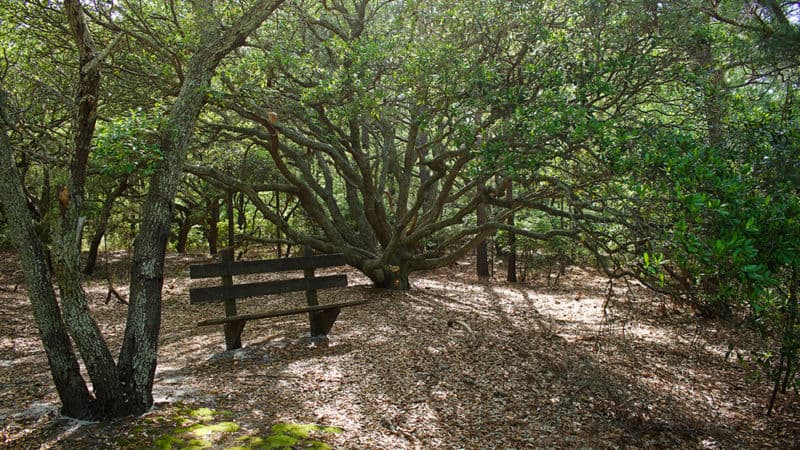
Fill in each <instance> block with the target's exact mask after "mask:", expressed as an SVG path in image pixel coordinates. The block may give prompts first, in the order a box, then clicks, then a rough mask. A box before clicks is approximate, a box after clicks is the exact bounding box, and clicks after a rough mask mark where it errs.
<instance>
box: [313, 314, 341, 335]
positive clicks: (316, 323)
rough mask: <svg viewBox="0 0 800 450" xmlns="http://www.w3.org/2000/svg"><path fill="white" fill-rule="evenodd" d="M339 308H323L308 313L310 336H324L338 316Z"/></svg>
mask: <svg viewBox="0 0 800 450" xmlns="http://www.w3.org/2000/svg"><path fill="white" fill-rule="evenodd" d="M340 311H341V308H331V309H324V310H322V311H313V312H310V313H308V319H309V321H310V322H311V336H313V337H316V336H325V335H327V334H328V333H329V332H330V331H331V327H333V323H334V322H336V318H337V317H339V312H340Z"/></svg>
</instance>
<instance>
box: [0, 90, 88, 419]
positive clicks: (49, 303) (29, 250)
mask: <svg viewBox="0 0 800 450" xmlns="http://www.w3.org/2000/svg"><path fill="white" fill-rule="evenodd" d="M9 125H10V121H9V120H8V118H7V115H6V110H5V93H4V92H3V91H2V90H0V203H2V205H3V211H4V214H5V218H6V220H7V221H8V227H9V231H10V232H11V236H12V241H13V242H15V243H17V246H18V251H19V256H20V261H21V263H22V269H23V272H24V274H25V285H26V287H27V289H28V297H29V298H30V301H31V306H32V309H33V318H34V321H35V322H36V327H37V328H38V330H39V337H40V338H41V340H42V346H43V347H44V350H45V354H46V355H47V361H48V364H49V366H50V373H51V375H52V376H53V382H54V384H55V387H56V391H58V395H59V398H60V399H61V404H62V408H61V413H62V414H64V415H66V416H69V417H76V418H82V419H86V418H90V417H91V416H92V413H91V406H92V396H91V394H90V393H89V389H88V388H87V387H86V383H85V382H84V380H83V377H82V376H81V373H80V369H79V365H78V358H77V356H76V355H75V351H74V350H73V348H72V345H71V343H70V339H69V335H68V334H67V328H66V326H65V324H64V322H63V320H62V318H61V310H60V308H59V306H58V302H57V301H56V295H55V291H54V290H53V279H52V275H51V273H50V269H49V265H48V262H47V261H48V258H47V255H46V254H45V249H44V245H43V244H42V241H41V240H40V238H39V236H38V235H37V234H36V230H35V228H34V225H33V224H34V219H33V216H32V214H31V212H30V210H29V209H28V204H27V200H26V197H25V193H24V192H23V190H22V180H21V179H20V176H19V173H18V172H17V169H16V164H15V161H14V155H13V152H12V150H11V144H10V142H9V141H8V137H7V136H6V128H7V127H8V126H9Z"/></svg>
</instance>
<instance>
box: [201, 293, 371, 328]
mask: <svg viewBox="0 0 800 450" xmlns="http://www.w3.org/2000/svg"><path fill="white" fill-rule="evenodd" d="M368 302H369V300H354V301H352V302H344V303H331V304H329V305H316V306H305V307H303V308H295V309H285V310H282V311H268V312H263V313H257V314H242V315H239V316H233V317H224V318H221V319H209V320H204V321H202V322H197V326H199V327H202V326H207V325H219V324H223V323H228V322H235V321H240V320H256V319H266V318H268V317H280V316H291V315H293V314H302V313H305V312H312V311H323V310H326V309H333V308H344V307H346V306H355V305H363V304H364V303H368Z"/></svg>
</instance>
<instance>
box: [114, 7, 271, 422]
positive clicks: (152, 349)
mask: <svg viewBox="0 0 800 450" xmlns="http://www.w3.org/2000/svg"><path fill="white" fill-rule="evenodd" d="M283 1H284V0H259V1H258V2H256V3H255V4H254V5H253V6H252V7H251V8H250V10H249V11H247V12H246V13H245V14H244V15H243V16H241V18H240V19H239V20H238V21H237V22H236V23H235V24H233V25H232V26H229V27H228V28H226V29H225V30H224V31H223V32H222V33H220V34H217V27H218V23H217V22H216V21H215V20H214V14H213V8H212V7H211V4H210V2H193V3H192V6H193V7H194V8H197V9H198V10H197V11H195V13H196V19H197V20H198V22H199V23H198V25H199V27H198V29H200V30H202V35H201V37H200V43H201V48H200V49H199V50H198V51H197V52H196V53H195V54H194V55H193V56H192V58H191V59H190V61H189V63H188V65H187V69H186V72H185V74H184V82H183V85H182V86H181V90H180V92H179V94H178V97H177V99H176V100H175V105H174V106H173V108H172V110H171V112H170V114H169V118H168V119H167V121H166V123H165V124H164V126H163V127H162V128H161V143H160V147H161V152H162V154H163V159H162V161H161V163H160V165H159V167H158V169H157V170H156V172H155V173H154V174H153V177H152V179H151V181H150V190H149V191H148V193H147V197H146V201H145V205H144V210H143V214H142V224H141V227H140V231H139V234H138V235H137V236H136V239H135V240H134V250H133V260H132V262H131V287H130V304H129V306H128V319H127V322H126V328H125V337H124V340H123V343H122V349H121V351H120V356H119V370H120V376H121V378H122V380H123V382H124V383H125V387H126V389H127V392H128V395H129V401H130V402H131V403H132V404H133V405H134V409H136V410H138V411H141V412H144V411H146V410H147V409H148V408H149V407H150V406H151V405H152V404H153V396H152V388H153V378H154V376H155V371H156V357H157V354H158V336H159V329H160V327H161V287H162V285H163V281H164V254H165V251H166V245H167V238H168V236H169V225H170V221H171V219H172V213H173V210H172V202H173V199H174V198H175V195H176V193H177V190H178V185H179V184H180V177H181V174H182V173H183V164H184V160H185V157H186V151H187V149H188V147H189V141H190V139H191V135H192V130H193V128H194V125H195V122H196V121H197V118H198V116H199V115H200V111H201V110H202V108H203V106H204V105H205V103H206V100H207V95H208V92H209V90H210V88H211V78H212V76H213V74H214V72H215V71H216V68H217V66H218V65H219V63H220V61H222V58H224V57H225V56H226V55H227V54H228V53H230V52H231V51H233V50H234V49H235V48H238V47H240V46H241V45H242V44H244V42H245V39H246V38H247V36H249V35H250V33H252V32H253V31H255V30H256V29H257V28H258V27H259V26H260V25H261V23H262V22H263V21H264V20H266V18H267V17H269V16H270V15H271V14H272V12H273V11H274V10H275V9H276V8H277V7H278V6H279V5H280V4H281V3H283Z"/></svg>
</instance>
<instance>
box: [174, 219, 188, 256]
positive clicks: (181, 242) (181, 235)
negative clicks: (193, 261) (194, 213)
mask: <svg viewBox="0 0 800 450" xmlns="http://www.w3.org/2000/svg"><path fill="white" fill-rule="evenodd" d="M190 231H192V220H191V217H186V218H184V219H183V220H181V221H180V228H179V229H178V240H177V242H176V243H175V251H176V252H178V253H186V244H187V242H188V241H189V232H190Z"/></svg>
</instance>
